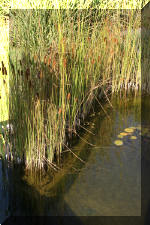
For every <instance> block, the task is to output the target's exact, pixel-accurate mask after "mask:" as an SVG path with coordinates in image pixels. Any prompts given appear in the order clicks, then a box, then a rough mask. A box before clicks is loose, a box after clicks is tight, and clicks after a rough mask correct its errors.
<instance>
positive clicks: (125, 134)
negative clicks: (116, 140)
mask: <svg viewBox="0 0 150 225" xmlns="http://www.w3.org/2000/svg"><path fill="white" fill-rule="evenodd" d="M120 135H122V136H127V135H128V133H125V132H122V133H120Z"/></svg>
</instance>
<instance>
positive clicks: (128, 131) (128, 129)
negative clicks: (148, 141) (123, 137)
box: [124, 127, 134, 133]
mask: <svg viewBox="0 0 150 225" xmlns="http://www.w3.org/2000/svg"><path fill="white" fill-rule="evenodd" d="M124 131H125V132H127V133H130V132H133V131H134V129H133V128H131V127H130V128H126V129H124Z"/></svg>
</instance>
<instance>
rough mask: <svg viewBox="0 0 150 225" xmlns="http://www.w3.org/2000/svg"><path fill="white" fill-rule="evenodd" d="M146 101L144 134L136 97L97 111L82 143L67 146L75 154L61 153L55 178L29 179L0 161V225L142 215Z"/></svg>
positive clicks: (148, 131)
mask: <svg viewBox="0 0 150 225" xmlns="http://www.w3.org/2000/svg"><path fill="white" fill-rule="evenodd" d="M147 99H148V98H145V100H144V101H145V107H144V109H143V107H142V130H141V98H140V96H138V97H136V98H134V97H131V98H130V97H127V98H118V97H114V98H113V100H112V101H111V104H112V106H111V105H110V104H109V103H108V104H106V105H105V107H104V108H103V109H102V108H101V107H100V106H97V108H99V110H97V111H96V113H93V115H92V114H91V115H90V116H89V118H88V120H86V121H85V124H84V127H85V129H86V130H85V129H84V130H85V132H83V130H82V131H80V133H79V134H80V136H81V138H82V139H81V138H79V139H78V140H76V141H75V142H74V143H73V144H72V146H71V147H70V148H71V151H72V152H74V154H75V155H73V154H72V152H71V151H69V152H66V153H65V152H64V153H63V154H64V165H66V166H64V168H63V169H62V171H60V172H58V173H56V174H55V176H54V177H53V178H52V176H51V175H50V174H49V173H47V174H45V175H44V176H42V178H41V180H40V181H39V178H38V179H37V180H36V179H33V177H32V176H31V175H30V176H27V175H26V174H24V172H23V170H20V168H19V166H17V168H12V167H11V164H9V163H6V162H5V163H4V162H3V161H2V160H0V188H1V189H0V202H1V204H0V222H2V221H4V220H5V219H6V218H7V217H9V216H36V215H39V216H141V140H144V144H145V147H144V148H145V152H146V148H147V146H148V144H150V126H149V122H150V120H148V119H147V116H148V114H147V112H148V109H147V108H146V106H147V105H148V104H147V101H148V100H147ZM148 106H149V105H148ZM149 107H150V106H149ZM149 119H150V118H149ZM141 138H142V139H141ZM142 151H144V150H143V148H142ZM65 154H66V156H65ZM77 155H78V156H77ZM77 157H78V158H77ZM142 166H143V168H144V164H143V163H142ZM147 202H148V200H146V199H145V212H146V211H147ZM145 215H146V214H145Z"/></svg>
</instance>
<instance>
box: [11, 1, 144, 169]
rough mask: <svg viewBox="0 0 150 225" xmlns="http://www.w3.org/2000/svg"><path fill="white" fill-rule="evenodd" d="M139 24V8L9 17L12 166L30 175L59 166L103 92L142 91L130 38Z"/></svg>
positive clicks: (134, 38)
mask: <svg viewBox="0 0 150 225" xmlns="http://www.w3.org/2000/svg"><path fill="white" fill-rule="evenodd" d="M30 3H31V1H30ZM55 3H56V2H55ZM20 4H23V3H20ZM40 4H42V3H40ZM43 4H44V3H43ZM33 6H35V5H33ZM64 6H65V7H66V5H65V4H64ZM59 7H60V5H59ZM33 8H34V7H33ZM55 8H57V7H55ZM106 15H107V16H106ZM121 16H123V19H122V20H120V18H121ZM91 18H92V19H91ZM135 18H136V19H135ZM139 23H140V14H139V11H138V10H135V11H134V13H133V14H128V13H127V12H125V11H124V12H123V11H120V10H113V11H111V12H109V11H107V12H106V11H105V10H104V11H100V10H97V11H96V12H95V11H94V10H93V11H92V10H78V11H75V10H58V9H57V10H11V11H10V43H9V47H10V48H9V60H10V64H9V66H10V68H9V70H10V74H9V75H10V76H9V78H10V79H9V85H10V98H9V120H11V121H12V124H13V127H14V134H13V139H12V140H13V141H12V143H11V146H12V150H11V151H12V153H13V158H14V160H17V158H18V157H19V158H20V159H22V160H24V162H25V164H26V168H27V169H28V168H29V169H33V168H38V169H42V168H43V167H45V165H46V164H48V165H50V166H51V167H53V168H56V164H55V163H56V162H57V165H59V163H60V159H61V157H60V156H61V153H62V151H63V148H64V145H65V144H66V134H67V133H69V134H70V136H72V134H75V133H76V128H77V126H78V125H79V124H80V122H82V120H83V119H84V118H85V117H86V115H87V114H88V112H89V111H90V108H91V105H92V104H93V101H94V99H96V101H97V102H100V96H99V93H100V91H101V93H103V95H106V97H107V94H108V93H109V92H112V93H114V92H115V93H116V92H119V91H121V90H122V89H124V90H125V91H126V92H127V91H128V90H130V89H133V90H135V91H138V90H139V89H140V86H141V79H140V54H137V48H139V49H140V39H139V38H138V37H137V35H132V34H131V32H132V31H134V30H135V29H137V28H138V27H139ZM124 32H126V34H124ZM127 65H128V66H127ZM137 74H138V76H137ZM129 84H130V85H129ZM95 96H96V98H95ZM98 96H99V97H98Z"/></svg>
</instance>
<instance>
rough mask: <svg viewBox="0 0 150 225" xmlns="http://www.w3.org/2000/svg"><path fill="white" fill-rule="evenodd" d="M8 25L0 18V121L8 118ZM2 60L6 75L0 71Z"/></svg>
mask: <svg viewBox="0 0 150 225" xmlns="http://www.w3.org/2000/svg"><path fill="white" fill-rule="evenodd" d="M8 40H9V27H8V23H7V24H6V23H5V21H4V19H3V18H0V68H1V71H0V122H1V121H5V120H8V114H9V111H8V110H9V108H8V106H9V102H8V100H9V75H8V74H9V70H8V50H9V44H8V43H9V42H8ZM2 61H3V63H4V65H5V67H6V68H7V75H6V74H4V75H3V73H2Z"/></svg>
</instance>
